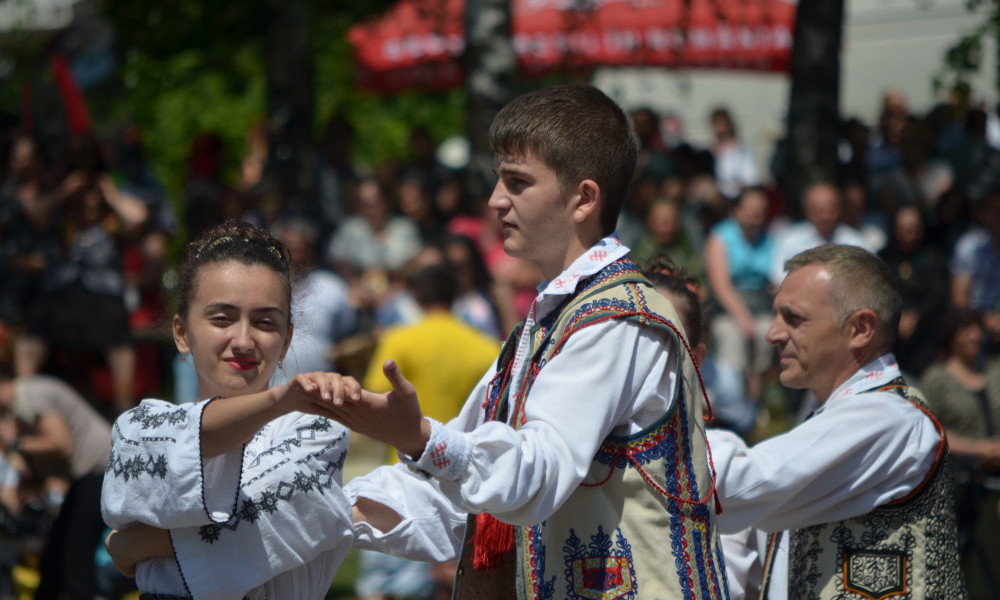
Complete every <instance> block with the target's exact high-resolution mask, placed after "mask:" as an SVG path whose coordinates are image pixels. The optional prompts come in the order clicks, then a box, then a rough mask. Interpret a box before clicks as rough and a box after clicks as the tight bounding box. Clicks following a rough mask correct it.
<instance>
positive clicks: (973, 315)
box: [937, 306, 983, 358]
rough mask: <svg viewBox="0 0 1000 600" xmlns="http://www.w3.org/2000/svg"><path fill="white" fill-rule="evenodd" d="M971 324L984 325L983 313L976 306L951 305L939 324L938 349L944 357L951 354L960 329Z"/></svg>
mask: <svg viewBox="0 0 1000 600" xmlns="http://www.w3.org/2000/svg"><path fill="white" fill-rule="evenodd" d="M970 325H978V326H980V327H982V326H983V315H982V314H981V313H980V312H979V311H978V310H976V309H974V308H959V307H955V306H953V307H951V308H949V309H948V310H947V311H946V312H945V313H944V316H943V317H942V318H941V321H940V323H939V324H938V330H937V339H938V345H937V350H938V353H939V354H940V356H941V357H942V358H947V357H949V356H951V345H952V343H954V341H955V337H956V336H957V335H958V333H959V332H960V331H962V330H963V329H965V328H966V327H969V326H970Z"/></svg>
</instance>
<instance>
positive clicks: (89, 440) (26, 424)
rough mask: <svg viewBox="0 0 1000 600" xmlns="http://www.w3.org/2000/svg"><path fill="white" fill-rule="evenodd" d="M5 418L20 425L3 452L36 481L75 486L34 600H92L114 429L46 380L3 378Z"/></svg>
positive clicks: (7, 436)
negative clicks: (21, 459) (23, 463)
mask: <svg viewBox="0 0 1000 600" xmlns="http://www.w3.org/2000/svg"><path fill="white" fill-rule="evenodd" d="M0 410H2V411H3V412H8V413H13V414H14V415H15V416H16V417H17V420H18V425H19V429H18V430H14V431H11V429H9V428H3V429H2V430H0V443H2V444H3V447H4V449H5V450H7V451H16V452H17V453H18V454H20V455H21V456H22V457H24V459H25V461H26V462H27V463H28V465H29V468H30V469H31V471H32V473H33V474H34V476H35V477H36V478H39V479H42V478H44V477H45V476H49V477H60V478H62V477H65V478H66V479H67V480H68V481H69V482H70V486H69V491H68V492H67V493H66V497H65V499H64V500H63V501H62V504H61V506H60V507H59V512H58V516H57V517H56V520H55V522H54V523H53V524H52V528H51V530H50V531H49V534H48V536H47V539H46V542H45V547H44V549H43V551H42V556H41V560H40V563H39V574H40V581H39V586H38V590H37V591H36V594H35V598H44V599H50V598H51V599H56V598H60V597H62V596H61V594H63V593H65V594H66V597H68V598H93V597H94V595H95V593H96V591H97V590H96V580H95V576H94V573H95V565H94V554H95V552H96V550H97V547H98V545H99V544H100V542H101V534H102V533H103V531H104V523H103V521H102V519H101V485H102V482H103V480H104V469H105V466H106V465H107V462H108V456H109V455H110V453H111V425H110V424H109V423H108V422H107V421H106V420H105V419H104V418H103V417H102V416H101V415H100V414H98V413H97V411H95V410H94V408H93V407H92V406H91V405H90V403H88V402H87V400H85V399H84V398H83V396H81V395H80V394H79V393H78V392H77V391H76V390H75V389H73V388H72V387H70V386H69V385H67V384H66V383H65V382H63V381H61V380H59V379H57V378H54V377H49V376H44V375H35V376H29V377H17V378H11V377H10V375H9V374H7V373H2V372H0ZM12 433H14V434H15V435H14V436H11V434H12Z"/></svg>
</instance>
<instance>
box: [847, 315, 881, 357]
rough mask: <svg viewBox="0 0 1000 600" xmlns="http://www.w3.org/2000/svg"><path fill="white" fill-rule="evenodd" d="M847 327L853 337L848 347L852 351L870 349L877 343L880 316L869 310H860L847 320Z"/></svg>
mask: <svg viewBox="0 0 1000 600" xmlns="http://www.w3.org/2000/svg"><path fill="white" fill-rule="evenodd" d="M847 327H849V328H850V329H849V332H850V335H851V339H850V342H848V347H849V348H851V349H852V350H861V349H863V348H868V347H869V346H871V345H872V343H873V342H874V341H875V336H876V331H877V330H878V315H876V314H875V311H873V310H871V309H869V308H865V309H862V310H859V311H857V312H855V313H854V314H853V315H851V316H850V317H848V318H847Z"/></svg>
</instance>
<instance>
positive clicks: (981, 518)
mask: <svg viewBox="0 0 1000 600" xmlns="http://www.w3.org/2000/svg"><path fill="white" fill-rule="evenodd" d="M940 325H941V327H940V332H941V337H940V341H941V345H940V348H941V350H942V351H943V352H944V357H943V359H942V360H941V361H939V362H936V363H934V364H932V365H931V366H930V367H928V368H927V371H926V372H925V373H924V375H923V377H922V378H921V382H920V389H921V390H922V391H923V393H924V395H925V397H926V398H927V404H928V405H929V406H930V408H931V410H933V411H934V415H935V416H936V417H937V418H938V420H939V421H940V422H941V425H943V426H944V428H945V431H946V432H947V434H948V447H949V449H950V451H951V454H952V456H953V457H954V458H955V462H954V465H955V467H954V468H955V482H956V487H955V510H956V516H957V519H958V528H959V531H958V532H959V552H960V553H961V554H962V558H963V567H964V568H963V570H964V571H965V575H966V577H967V578H968V579H969V582H970V584H973V583H974V582H975V581H976V580H985V581H986V582H987V584H988V587H987V589H989V590H990V591H991V592H992V593H995V592H996V591H997V589H1000V588H998V587H997V584H998V583H1000V582H998V581H997V579H996V571H995V567H996V564H997V560H1000V553H998V552H997V548H996V546H995V545H991V544H990V543H989V542H991V541H992V540H991V539H990V538H989V537H988V536H989V535H990V534H989V533H985V532H994V531H996V530H997V527H998V526H1000V522H998V516H997V511H998V510H1000V503H998V502H1000V478H998V475H1000V362H998V360H997V359H995V358H994V359H992V360H990V361H989V362H987V363H986V364H985V366H984V364H983V353H982V352H983V343H984V341H985V340H984V337H985V336H984V331H983V324H982V316H981V315H980V314H979V313H978V312H977V311H975V310H972V309H967V308H966V309H956V310H953V311H950V312H948V313H946V314H945V315H944V318H943V319H942V320H941V323H940ZM975 587H978V585H973V586H970V589H975Z"/></svg>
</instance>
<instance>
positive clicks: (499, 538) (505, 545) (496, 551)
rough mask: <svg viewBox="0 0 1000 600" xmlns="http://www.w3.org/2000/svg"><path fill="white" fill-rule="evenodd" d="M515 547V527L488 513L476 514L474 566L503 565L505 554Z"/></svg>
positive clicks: (496, 567)
mask: <svg viewBox="0 0 1000 600" xmlns="http://www.w3.org/2000/svg"><path fill="white" fill-rule="evenodd" d="M513 547H514V527H513V526H511V525H508V524H507V523H502V522H500V521H498V520H496V519H495V518H494V517H493V516H492V515H488V514H486V513H482V514H478V515H476V533H475V535H474V536H473V550H474V552H473V554H472V567H473V568H474V569H478V570H489V569H498V568H500V567H501V566H503V554H504V553H505V552H509V551H510V549H511V548H513Z"/></svg>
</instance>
